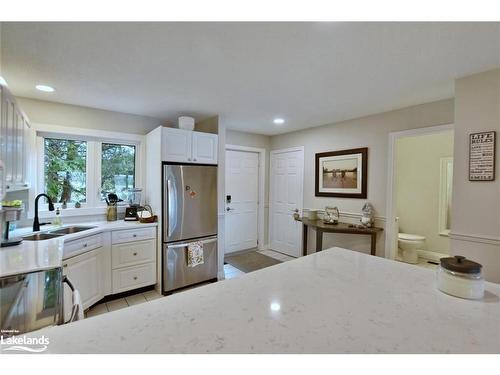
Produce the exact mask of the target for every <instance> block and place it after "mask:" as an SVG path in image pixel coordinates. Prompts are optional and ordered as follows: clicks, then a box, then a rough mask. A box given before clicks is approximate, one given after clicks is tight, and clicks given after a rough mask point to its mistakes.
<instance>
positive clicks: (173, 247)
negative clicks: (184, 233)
mask: <svg viewBox="0 0 500 375" xmlns="http://www.w3.org/2000/svg"><path fill="white" fill-rule="evenodd" d="M216 241H217V237H214V238H209V239H208V240H202V241H201V243H202V244H203V245H208V244H209V243H213V242H216ZM193 242H196V240H195V241H189V242H185V243H179V244H177V243H176V244H173V245H167V247H168V248H169V249H177V248H179V247H188V246H189V244H190V243H193Z"/></svg>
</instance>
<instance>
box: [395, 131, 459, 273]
mask: <svg viewBox="0 0 500 375" xmlns="http://www.w3.org/2000/svg"><path fill="white" fill-rule="evenodd" d="M453 135H454V133H453V125H441V126H434V127H428V128H420V129H414V130H408V131H402V132H394V133H391V134H390V135H389V165H388V182H387V226H386V244H387V245H386V249H387V251H386V258H390V259H395V260H402V261H405V262H408V263H414V264H419V265H424V266H429V264H430V265H432V264H434V263H437V262H439V259H440V258H441V257H443V256H446V255H447V254H448V253H449V242H450V241H449V232H450V226H451V219H450V218H451V209H452V207H451V202H452V200H451V198H452V174H453ZM428 263H429V264H428Z"/></svg>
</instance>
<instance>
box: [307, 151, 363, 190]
mask: <svg viewBox="0 0 500 375" xmlns="http://www.w3.org/2000/svg"><path fill="white" fill-rule="evenodd" d="M367 175H368V148H367V147H364V148H353V149H350V150H341V151H331V152H322V153H319V154H316V189H315V195H316V196H317V197H340V198H362V199H364V198H366V187H367V182H368V181H367Z"/></svg>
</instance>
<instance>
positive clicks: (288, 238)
mask: <svg viewBox="0 0 500 375" xmlns="http://www.w3.org/2000/svg"><path fill="white" fill-rule="evenodd" d="M270 168H271V171H270V174H271V176H270V177H271V186H270V198H269V201H270V208H269V214H270V218H269V226H270V228H269V235H270V247H271V249H272V250H276V251H279V252H281V253H284V254H287V255H290V256H294V257H298V256H300V254H301V248H302V225H301V223H300V222H299V221H296V220H294V218H293V214H294V212H298V213H299V214H300V213H301V212H302V202H303V189H304V149H303V148H302V147H300V148H294V149H290V150H276V151H272V152H271V166H270Z"/></svg>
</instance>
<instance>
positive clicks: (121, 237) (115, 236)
mask: <svg viewBox="0 0 500 375" xmlns="http://www.w3.org/2000/svg"><path fill="white" fill-rule="evenodd" d="M154 238H156V227H146V228H135V229H125V230H115V231H113V233H111V243H112V244H113V245H114V244H118V243H124V242H131V241H141V240H148V239H154Z"/></svg>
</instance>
